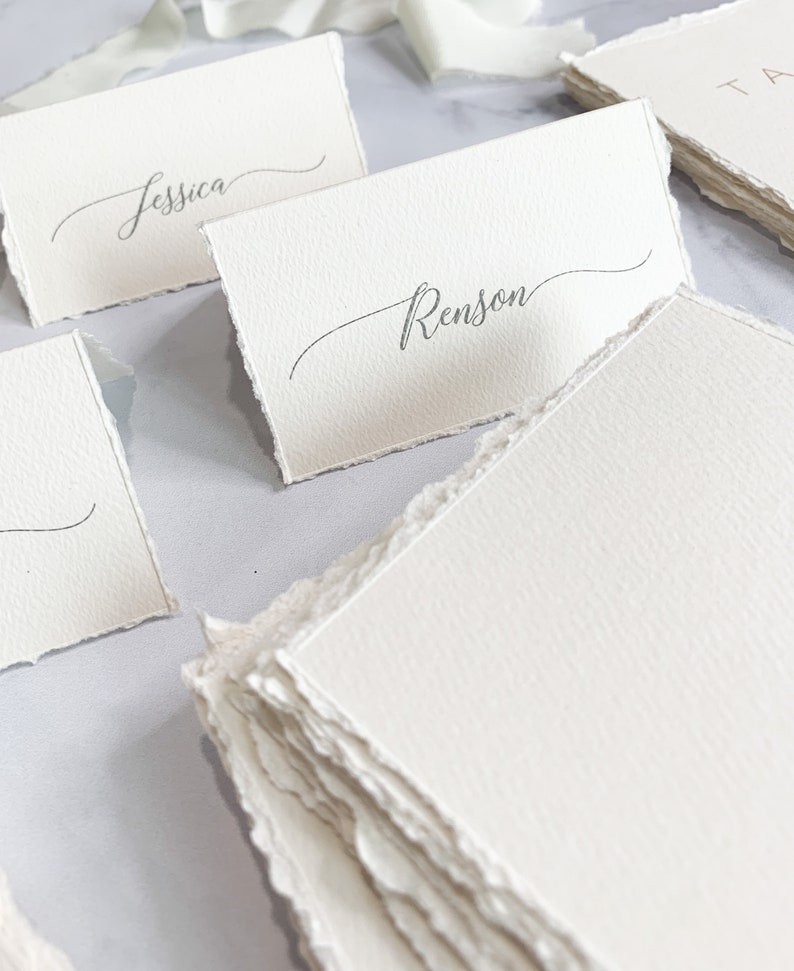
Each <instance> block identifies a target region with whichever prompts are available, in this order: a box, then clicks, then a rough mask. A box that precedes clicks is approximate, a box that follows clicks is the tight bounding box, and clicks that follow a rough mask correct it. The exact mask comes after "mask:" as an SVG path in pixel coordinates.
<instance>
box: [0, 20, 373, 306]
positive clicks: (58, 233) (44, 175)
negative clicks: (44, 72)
mask: <svg viewBox="0 0 794 971" xmlns="http://www.w3.org/2000/svg"><path fill="white" fill-rule="evenodd" d="M365 172H366V162H365V159H364V155H363V151H362V148H361V145H360V142H359V139H358V134H357V132H356V127H355V122H354V120H353V116H352V113H351V111H350V106H349V104H348V100H347V93H346V89H345V86H344V69H343V61H342V47H341V42H340V39H339V37H338V35H336V34H325V35H322V36H319V37H313V38H310V39H308V40H304V41H300V42H297V43H292V44H284V45H283V46H280V47H276V48H270V49H268V50H264V51H258V52H256V53H253V54H246V55H243V56H241V57H234V58H230V59H228V60H225V61H220V62H217V63H214V64H209V65H206V66H203V67H197V68H193V69H191V70H187V71H180V72H178V73H176V74H171V75H168V76H166V77H161V78H156V79H154V80H151V81H143V82H141V83H139V84H132V85H128V86H126V87H121V88H117V89H115V90H112V91H107V92H103V93H101V94H96V95H90V96H87V97H84V98H77V99H75V100H73V101H68V102H64V103H61V104H56V105H52V106H49V107H46V108H38V109H35V110H31V111H24V112H19V113H17V114H12V115H8V116H6V117H3V118H1V119H0V211H1V212H2V213H3V214H4V216H5V228H4V233H3V243H4V246H5V249H6V253H7V256H8V262H9V267H10V268H11V270H12V272H13V273H14V276H15V278H16V280H17V283H18V285H19V288H20V291H21V292H22V296H23V298H24V299H25V301H26V303H27V305H28V308H29V311H30V317H31V321H32V322H33V324H45V323H48V322H50V321H53V320H58V319H60V318H63V317H74V316H77V315H79V314H82V313H85V312H86V311H89V310H97V309H100V308H102V307H108V306H112V305H114V304H118V303H124V302H126V301H130V300H137V299H139V298H142V297H146V296H150V295H151V294H155V293H160V292H163V291H165V290H175V289H179V288H181V287H184V286H187V285H188V284H191V283H200V282H203V281H206V280H211V279H214V278H215V276H216V274H215V269H214V266H213V264H212V261H211V260H210V258H209V257H208V255H207V252H206V247H205V245H204V242H203V240H202V239H201V237H200V235H199V233H198V231H197V226H198V224H199V223H201V222H203V221H204V220H206V219H210V218H213V217H217V216H222V215H226V214H227V213H231V212H237V211H239V210H241V209H248V208H251V207H252V206H260V205H262V204H264V203H267V202H272V201H274V200H277V199H284V198H286V197H288V196H292V195H296V194H298V193H301V192H306V191H307V190H309V189H316V188H319V187H322V186H327V185H332V184H334V183H336V182H343V181H345V180H346V179H353V178H356V177H358V176H361V175H363V174H365Z"/></svg>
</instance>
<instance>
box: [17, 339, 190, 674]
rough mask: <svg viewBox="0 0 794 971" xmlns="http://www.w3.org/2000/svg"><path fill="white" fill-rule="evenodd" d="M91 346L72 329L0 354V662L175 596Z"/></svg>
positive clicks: (171, 604) (162, 606) (109, 625)
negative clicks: (163, 575)
mask: <svg viewBox="0 0 794 971" xmlns="http://www.w3.org/2000/svg"><path fill="white" fill-rule="evenodd" d="M98 355H99V352H98V351H97V348H96V345H95V344H94V343H93V342H91V341H90V340H89V339H88V338H83V337H82V336H81V335H80V334H79V333H77V332H75V333H73V334H66V335H64V336H63V337H54V338H52V339H51V340H47V341H42V342H39V343H36V344H30V345H28V346H26V347H22V348H19V349H17V350H13V351H6V352H5V353H4V354H1V355H0V428H1V429H2V433H1V434H0V483H2V488H0V576H2V578H3V580H2V583H0V668H3V667H7V666H8V665H9V664H14V663H16V662H19V661H35V660H36V658H37V657H39V656H40V655H41V654H44V653H45V652H46V651H51V650H53V649H55V648H58V647H66V646H67V645H69V644H74V643H76V642H78V641H81V640H83V639H85V638H87V637H94V636H96V635H98V634H102V633H105V632H107V631H110V630H114V629H116V628H118V627H130V626H132V625H133V624H137V623H139V622H140V621H142V620H145V619H146V618H148V617H154V616H160V615H162V614H167V613H170V612H171V611H173V610H175V609H176V607H177V603H176V601H175V600H174V598H173V597H172V596H171V594H170V593H169V592H168V590H167V589H166V587H165V585H164V583H163V580H162V578H161V576H160V571H159V568H158V564H157V559H156V555H155V551H154V546H153V544H152V542H151V540H150V539H149V536H148V534H147V532H146V526H145V524H144V521H143V516H142V513H141V511H140V509H139V507H138V504H137V501H136V499H135V494H134V492H133V489H132V483H131V482H130V476H129V470H128V469H127V465H126V462H125V459H124V451H123V449H122V446H121V442H120V440H119V438H118V434H117V432H116V426H115V422H114V420H113V416H112V415H111V413H110V412H109V411H108V409H107V407H106V406H105V403H104V401H103V399H102V393H101V390H100V387H99V383H98V381H97V375H96V374H95V372H94V363H93V362H94V361H96V362H97V364H96V366H97V368H98V369H99V372H100V375H101V376H103V377H104V376H107V377H108V378H111V377H114V376H117V375H118V374H119V373H120V372H119V371H118V367H116V369H115V370H114V369H111V370H110V371H108V365H107V363H106V362H102V361H99V357H98ZM103 371H104V372H105V374H102V372H103Z"/></svg>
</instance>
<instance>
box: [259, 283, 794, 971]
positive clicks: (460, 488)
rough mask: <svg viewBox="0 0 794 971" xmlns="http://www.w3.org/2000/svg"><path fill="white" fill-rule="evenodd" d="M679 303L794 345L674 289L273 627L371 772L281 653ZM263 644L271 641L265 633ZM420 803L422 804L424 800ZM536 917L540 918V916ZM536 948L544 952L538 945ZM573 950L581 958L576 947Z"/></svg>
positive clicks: (481, 858)
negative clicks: (700, 307) (712, 311)
mask: <svg viewBox="0 0 794 971" xmlns="http://www.w3.org/2000/svg"><path fill="white" fill-rule="evenodd" d="M677 297H683V298H684V299H689V300H693V301H695V302H698V303H701V304H702V305H705V306H710V307H713V308H714V309H716V310H717V311H718V312H720V313H722V314H725V315H726V316H727V317H729V318H731V319H733V320H735V321H737V322H739V323H742V324H745V325H748V326H751V327H753V328H754V329H755V330H757V331H759V332H761V333H763V334H765V335H767V336H771V337H774V338H776V339H780V340H783V341H785V342H786V343H788V344H794V336H792V335H791V334H789V333H788V332H787V331H785V330H783V329H782V328H780V327H779V326H777V325H775V324H771V323H769V322H765V321H762V320H759V319H757V318H754V317H752V316H750V315H748V314H745V313H743V312H741V311H736V310H731V309H729V308H726V307H723V306H721V305H719V304H717V303H715V302H713V301H709V300H707V299H705V298H702V297H699V296H698V295H697V294H694V293H692V291H691V290H689V289H688V288H686V287H684V288H680V289H679V290H678V291H677V293H676V295H674V296H673V297H667V298H664V299H663V300H662V301H660V302H657V303H656V304H654V305H653V306H652V307H651V308H650V309H649V310H648V311H646V312H645V314H643V315H642V316H641V317H640V318H639V319H638V321H635V323H634V324H632V325H631V327H630V328H629V329H628V330H627V331H625V332H624V333H623V334H621V335H619V336H617V337H615V338H612V339H610V340H609V341H608V342H607V343H606V345H605V346H604V348H603V349H602V351H601V352H599V353H598V354H597V355H595V357H594V358H592V359H591V360H590V361H589V362H588V363H587V364H585V365H584V366H583V367H582V368H581V369H580V370H579V371H578V372H577V374H576V375H575V376H574V378H573V379H571V381H569V382H568V383H567V384H566V385H565V386H564V388H563V389H561V390H560V391H558V392H557V393H556V394H554V395H552V396H551V397H550V398H549V399H547V401H546V402H545V403H544V404H543V405H542V406H541V407H540V408H537V409H533V410H529V411H527V412H522V413H520V414H518V415H517V416H515V417H514V418H512V419H510V420H507V421H505V422H503V423H502V425H501V426H500V427H499V428H498V429H496V430H495V431H493V432H491V433H489V434H487V435H485V436H483V439H482V441H481V446H480V448H479V449H478V452H477V454H476V455H475V457H474V458H473V459H472V460H471V461H470V462H469V463H467V464H466V465H464V466H463V467H462V469H461V470H460V471H459V472H458V473H456V474H454V475H453V476H451V477H450V478H449V479H447V480H445V481H444V482H442V483H436V484H432V485H430V486H428V487H426V489H425V490H424V491H423V492H422V493H420V494H419V496H417V497H416V498H415V499H414V500H413V501H412V502H411V503H410V504H409V506H408V507H407V509H406V511H405V513H404V514H403V515H402V516H400V517H398V518H397V519H396V520H394V521H393V523H392V524H391V525H390V526H389V527H387V529H386V530H384V531H383V532H382V533H381V534H380V535H379V536H378V537H376V538H375V539H374V540H372V541H371V542H369V543H365V544H363V545H362V546H361V547H359V548H358V549H357V550H356V551H354V553H352V554H348V555H347V556H346V557H343V558H341V559H340V560H338V561H337V562H336V563H334V564H332V566H331V567H330V568H329V570H328V571H326V573H325V574H323V576H322V577H321V578H319V579H318V580H316V581H315V582H314V589H315V591H316V596H315V598H314V599H313V601H312V602H310V603H308V604H307V606H306V608H305V609H303V610H302V611H301V612H300V613H299V615H298V616H296V617H292V618H288V619H287V620H286V622H280V623H278V624H277V626H276V627H275V634H276V643H275V645H271V649H274V650H276V651H277V652H278V655H277V656H278V658H279V663H280V664H281V665H282V669H283V670H285V671H288V673H290V674H294V675H295V676H296V682H297V683H296V687H297V688H298V690H299V691H300V692H301V694H304V693H305V695H306V696H307V697H309V698H310V700H311V702H312V707H313V710H316V712H317V714H318V716H319V717H320V718H321V719H322V720H324V721H336V722H337V723H338V724H339V725H340V726H342V727H343V728H345V729H346V730H350V731H351V733H352V734H353V735H355V736H356V737H357V738H358V739H359V740H360V741H361V743H362V744H363V745H364V746H365V747H366V748H367V749H368V750H369V751H370V752H371V754H372V758H373V760H374V761H375V763H376V764H377V763H380V764H382V765H384V766H386V767H387V768H392V767H391V766H390V764H389V761H388V759H386V758H384V756H383V753H382V752H379V751H378V749H377V746H376V745H374V744H373V742H372V740H371V739H368V738H366V737H363V736H362V735H361V733H360V732H357V731H356V730H355V727H354V726H351V725H349V724H346V720H345V718H344V716H343V715H342V713H341V712H338V711H336V710H335V706H334V705H333V703H331V702H330V701H329V700H328V699H327V698H325V697H323V696H322V693H321V692H320V691H319V690H318V689H316V688H315V686H313V685H311V684H310V683H308V682H307V680H306V679H305V678H304V677H302V675H301V674H300V672H299V671H297V670H295V668H294V665H292V664H291V659H290V657H289V654H288V653H287V651H288V649H289V650H294V649H295V648H296V647H298V646H299V643H300V641H301V640H302V639H304V638H305V637H307V636H309V634H311V633H313V632H314V631H315V630H316V629H317V628H318V627H319V626H321V625H322V623H324V622H325V621H326V620H327V619H328V618H329V617H330V616H332V615H333V614H334V613H335V612H336V611H337V610H338V609H339V607H340V606H341V605H343V603H345V602H347V601H348V600H349V599H350V598H352V597H353V596H354V595H355V594H356V593H357V592H358V590H360V589H361V588H362V587H363V586H364V585H365V584H368V583H370V582H372V581H373V580H374V578H375V577H376V576H378V575H379V574H380V573H381V572H382V571H383V570H384V569H386V568H387V567H388V565H389V564H390V562H391V561H392V560H393V559H394V558H395V557H396V556H398V555H399V554H400V553H401V552H402V551H403V550H404V549H405V548H407V546H408V545H409V544H410V543H411V542H413V540H414V539H415V538H416V537H417V536H419V535H421V533H423V532H424V531H425V530H426V529H428V528H430V527H431V526H432V525H433V523H434V522H435V521H437V520H438V518H440V516H442V515H443V514H444V513H445V512H446V511H447V509H449V508H450V507H451V506H452V505H453V504H454V503H455V502H457V500H458V499H459V498H461V497H462V496H463V495H465V494H466V493H467V492H468V490H469V489H470V488H471V487H472V486H473V485H474V484H475V483H476V482H477V481H478V480H479V479H480V477H481V476H482V475H485V474H487V472H488V471H489V470H490V469H491V468H493V467H494V466H495V465H496V464H497V463H498V462H499V461H500V459H501V458H502V457H503V456H504V454H506V452H507V451H508V450H510V449H511V448H512V447H513V445H514V444H516V443H518V442H520V441H522V440H523V439H524V438H525V437H526V436H527V435H529V434H531V433H532V431H534V429H535V428H537V427H538V426H539V425H540V424H542V422H543V421H545V420H546V418H547V417H548V416H549V415H550V414H551V413H553V411H554V410H556V408H557V407H559V406H560V405H562V404H563V403H564V401H566V400H567V399H568V397H569V396H570V395H571V394H573V393H575V392H576V391H578V390H579V389H580V388H581V387H582V386H583V385H584V384H585V383H586V382H587V381H588V380H589V379H590V378H591V377H592V376H593V375H594V374H595V373H597V372H598V371H599V370H600V368H601V367H602V366H603V365H604V364H605V363H607V361H608V360H610V359H611V358H612V357H613V356H614V354H615V353H616V352H618V351H619V350H620V349H621V348H622V347H623V346H624V345H625V344H627V343H628V342H629V341H630V340H633V339H634V337H636V335H637V334H638V333H640V332H641V331H642V330H643V329H644V327H646V326H647V325H648V324H649V323H651V321H653V320H654V319H655V318H656V317H657V316H658V315H659V314H660V313H661V312H662V311H663V310H664V309H665V308H666V307H667V306H668V305H669V304H670V303H671V302H672V301H673V300H674V299H676V298H677ZM288 596H289V592H288V594H286V595H284V597H285V598H286V597H288ZM283 599H284V598H279V600H278V601H277V602H276V603H282V604H283ZM267 614H268V612H267V611H265V612H264V614H262V615H259V617H258V618H254V620H253V621H252V622H251V624H250V625H249V629H250V631H251V634H252V636H253V637H256V636H258V635H257V628H258V625H259V624H260V623H261V622H262V620H261V619H264V618H266V617H267ZM268 626H271V625H268ZM267 636H268V638H269V632H268V635H267ZM249 683H250V684H251V687H252V688H253V689H254V690H259V689H260V688H261V683H258V681H257V676H256V675H252V676H251V677H250V678H249ZM424 799H426V797H423V800H424ZM435 809H436V812H437V813H438V815H439V818H440V819H442V820H444V822H445V824H446V825H447V826H449V827H450V828H451V830H452V831H453V832H455V833H456V834H457V836H458V838H459V848H463V847H466V848H468V849H469V850H472V849H473V848H474V847H475V846H476V845H477V843H476V840H475V839H473V838H472V834H470V833H466V832H465V830H463V829H462V828H461V827H459V826H458V825H457V824H456V823H455V821H454V820H448V819H445V817H444V815H443V813H441V812H440V811H439V810H438V807H435ZM476 857H477V858H476V859H475V860H474V862H475V863H476V864H477V866H478V869H480V870H481V872H482V874H483V877H484V882H485V885H486V886H489V887H490V888H493V889H498V888H501V887H504V888H505V889H507V890H508V891H509V892H510V893H511V895H512V894H517V895H518V897H519V899H522V900H523V901H524V902H525V904H527V903H529V905H530V907H533V909H534V904H533V903H532V901H531V897H530V899H529V900H528V899H527V898H528V896H529V895H528V894H527V890H526V888H525V887H524V888H522V887H520V886H519V885H518V883H517V881H516V880H515V878H514V877H513V876H512V875H511V874H510V873H509V872H506V871H505V867H504V865H503V864H502V863H501V862H500V861H498V860H495V859H493V856H492V854H489V853H488V852H487V851H483V849H482V848H479V849H478V851H477V853H476ZM541 912H543V911H542V909H541ZM543 923H544V925H545V926H548V927H549V928H550V929H551V928H553V927H554V926H555V924H554V922H552V921H551V920H549V919H548V918H546V919H544V922H543ZM558 933H559V932H558V931H555V932H554V936H555V937H556V936H557V934H558ZM566 936H567V935H566ZM539 943H540V944H542V942H539ZM577 950H579V948H578V946H577ZM585 966H587V965H585ZM590 966H595V965H594V964H591V965H590Z"/></svg>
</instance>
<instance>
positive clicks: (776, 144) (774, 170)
mask: <svg viewBox="0 0 794 971" xmlns="http://www.w3.org/2000/svg"><path fill="white" fill-rule="evenodd" d="M793 32H794V5H792V4H791V2H790V0H736V2H734V3H726V4H723V5H722V6H719V7H717V8H715V9H713V10H707V11H705V12H703V13H694V14H686V15H684V16H682V17H676V18H673V19H672V20H669V21H668V22H667V23H663V24H658V25H656V26H653V27H646V28H643V29H642V30H639V31H637V32H636V33H634V34H629V35H628V36H626V37H621V38H618V39H617V40H614V41H610V42H609V43H606V44H603V45H602V46H601V47H598V48H596V49H595V50H594V51H591V52H590V53H588V54H585V55H584V56H582V57H576V56H573V55H571V56H567V57H566V58H565V59H566V61H567V69H566V70H565V72H564V73H563V81H564V83H565V87H566V89H567V91H568V93H569V94H571V95H572V96H573V97H574V98H575V99H576V100H577V101H578V102H579V103H580V104H582V105H584V106H585V107H586V108H601V107H604V106H605V105H611V104H615V103H617V102H619V101H625V100H627V99H632V98H638V97H647V98H649V99H650V100H651V101H652V103H653V106H654V110H655V112H656V116H657V118H658V119H659V121H660V122H661V124H662V127H663V128H664V129H665V132H666V134H667V136H668V138H669V139H670V144H671V146H672V149H673V162H674V164H675V165H676V166H677V167H678V168H680V169H681V170H682V171H684V172H685V173H686V174H687V175H689V176H690V177H691V178H692V179H693V180H694V181H695V182H696V183H697V185H698V186H699V187H700V189H701V191H702V192H703V193H704V195H706V196H708V197H709V198H711V199H713V200H714V201H715V202H718V203H719V204H720V205H722V206H725V207H726V208H728V209H737V210H739V211H741V212H744V213H746V214H747V215H748V216H750V217H751V218H752V219H754V220H756V221H757V222H759V223H760V224H761V225H762V226H765V227H766V228H767V229H769V230H770V231H771V232H772V233H774V234H775V235H776V236H777V237H779V239H780V240H781V242H782V243H783V244H784V245H785V246H786V247H788V248H789V249H794V175H792V167H791V160H790V156H791V152H790V149H789V144H788V124H789V122H788V119H789V118H790V108H789V102H790V97H791V91H792V86H794V63H792V59H791V37H792V33H793Z"/></svg>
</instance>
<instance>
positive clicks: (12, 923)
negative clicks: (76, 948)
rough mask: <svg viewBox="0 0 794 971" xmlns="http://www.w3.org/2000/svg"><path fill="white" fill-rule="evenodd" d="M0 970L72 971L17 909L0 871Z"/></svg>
mask: <svg viewBox="0 0 794 971" xmlns="http://www.w3.org/2000/svg"><path fill="white" fill-rule="evenodd" d="M0 968H2V971H73V968H72V965H71V963H70V962H69V960H68V959H67V957H66V955H65V954H64V953H63V952H62V951H59V950H58V948H56V947H54V946H53V945H52V944H49V943H48V942H47V941H45V940H43V939H42V938H41V937H39V936H38V934H37V933H36V932H35V931H34V930H33V928H32V927H31V926H30V924H29V923H28V922H27V920H26V919H25V918H24V917H23V915H22V914H21V913H20V912H19V910H18V909H17V906H16V904H15V903H14V900H13V898H12V896H11V888H10V887H9V885H8V879H7V877H6V875H5V874H4V873H3V872H2V871H1V870H0Z"/></svg>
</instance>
